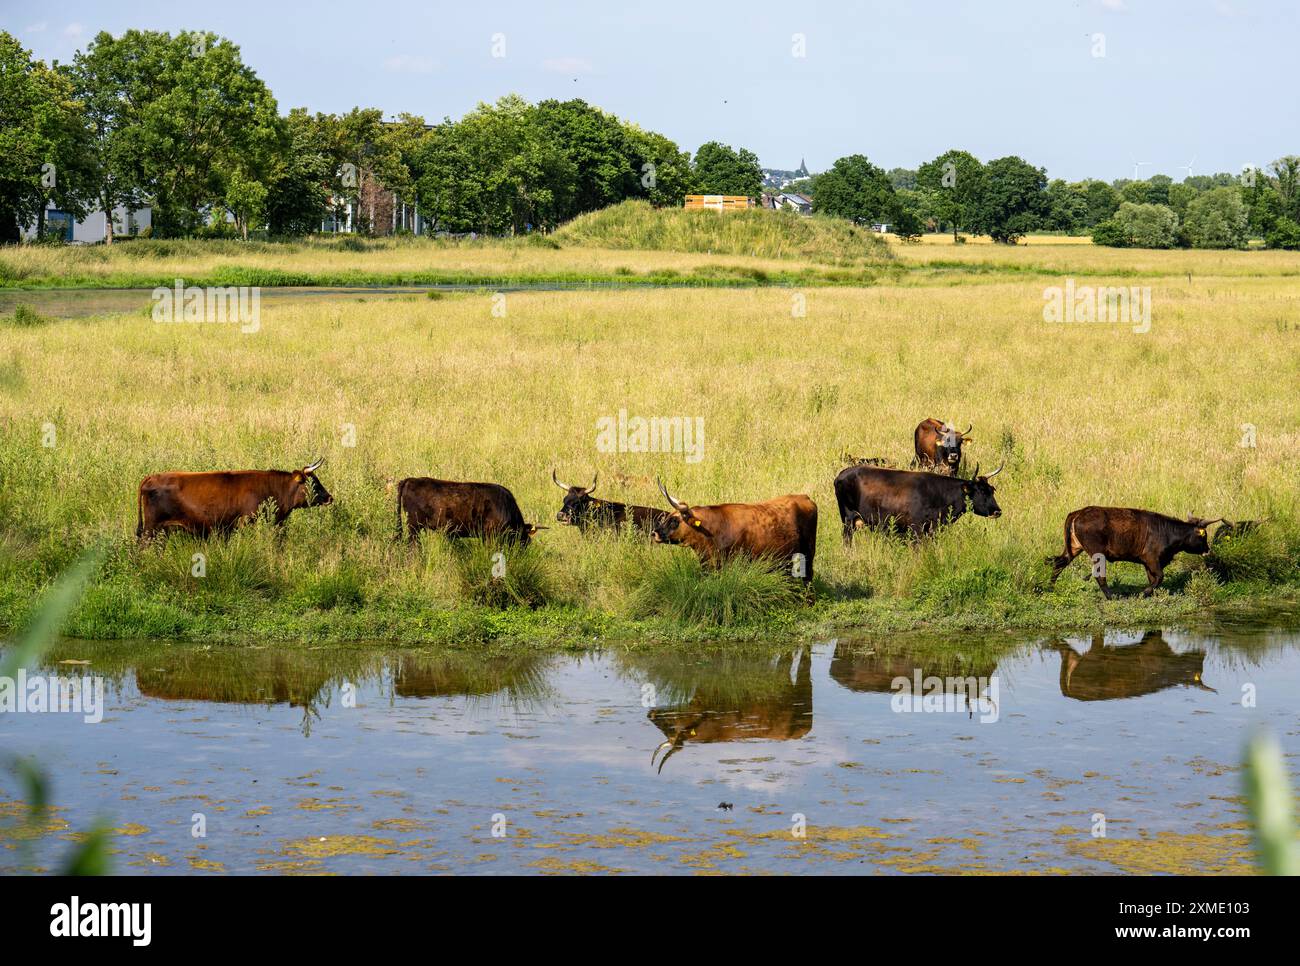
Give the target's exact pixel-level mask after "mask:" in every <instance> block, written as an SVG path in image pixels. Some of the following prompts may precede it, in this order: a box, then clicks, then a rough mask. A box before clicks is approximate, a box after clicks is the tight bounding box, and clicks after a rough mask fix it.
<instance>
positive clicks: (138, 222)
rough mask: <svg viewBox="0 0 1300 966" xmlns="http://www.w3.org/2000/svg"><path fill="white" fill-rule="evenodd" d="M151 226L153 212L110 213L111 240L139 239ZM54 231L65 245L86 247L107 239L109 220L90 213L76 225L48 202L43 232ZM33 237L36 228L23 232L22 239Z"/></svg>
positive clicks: (139, 210) (65, 213) (67, 215)
mask: <svg viewBox="0 0 1300 966" xmlns="http://www.w3.org/2000/svg"><path fill="white" fill-rule="evenodd" d="M152 224H153V209H151V208H140V209H138V210H134V211H128V210H127V209H125V208H121V207H118V208H117V209H115V210H114V211H113V237H114V238H117V237H119V236H122V235H138V234H140V233H141V232H142V231H144V230H145V229H146V228H148V227H149V226H150V225H152ZM55 229H58V230H60V231H61V233H62V235H63V240H64V241H68V242H72V243H74V244H83V245H89V244H93V243H95V242H102V241H103V240H104V239H105V238H106V237H107V235H108V219H106V218H105V217H104V213H103V212H102V211H92V212H91V213H90V214H88V215H87V216H86V217H85V218H83V219H81V220H80V221H78V220H77V219H76V218H74V217H73V216H72V215H71V214H69V213H68V212H66V211H61V210H60V209H58V208H56V207H55V205H54V202H52V201H51V202H50V203H49V206H48V207H47V208H46V209H45V230H46V231H47V232H49V231H52V230H55ZM35 237H36V225H35V224H32V225H29V226H27V227H26V228H25V229H23V238H24V239H27V240H31V239H33V238H35Z"/></svg>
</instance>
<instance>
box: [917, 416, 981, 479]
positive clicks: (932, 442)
mask: <svg viewBox="0 0 1300 966" xmlns="http://www.w3.org/2000/svg"><path fill="white" fill-rule="evenodd" d="M974 428H975V424H974V423H971V424H970V425H969V426H967V427H966V432H964V433H963V432H959V431H958V430H957V428H956V427H955V426H953V425H952V424H951V423H945V422H943V421H942V420H938V419H924V420H922V421H921V422H920V424H919V425H918V426H917V427H916V431H915V432H914V433H913V434H912V442H913V445H914V446H915V447H916V465H917V466H919V467H922V468H923V469H934V470H936V471H937V472H940V473H947V474H948V475H949V476H956V475H957V470H958V468H959V467H960V466H961V447H962V444H963V443H972V442H974V439H973V438H972V437H971V434H970V431H971V430H972V429H974Z"/></svg>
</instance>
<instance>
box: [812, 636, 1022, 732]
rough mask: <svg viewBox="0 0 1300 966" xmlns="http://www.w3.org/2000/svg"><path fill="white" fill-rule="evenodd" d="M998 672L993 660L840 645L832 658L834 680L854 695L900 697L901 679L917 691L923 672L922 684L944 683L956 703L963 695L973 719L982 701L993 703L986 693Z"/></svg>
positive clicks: (969, 714)
mask: <svg viewBox="0 0 1300 966" xmlns="http://www.w3.org/2000/svg"><path fill="white" fill-rule="evenodd" d="M997 669H998V662H997V661H996V660H995V659H993V658H989V657H980V658H976V659H975V660H972V661H967V660H966V659H965V658H964V657H963V656H962V655H960V654H949V655H944V656H942V657H933V656H927V657H924V658H922V657H920V656H918V655H916V654H913V653H909V652H907V651H902V652H894V653H888V654H878V653H876V652H875V651H869V650H863V649H862V648H861V646H856V647H855V646H853V645H845V644H836V645H835V654H834V656H833V657H832V658H831V679H832V680H833V681H835V682H836V683H838V684H840V685H841V686H843V687H845V688H848V689H849V690H850V691H870V692H879V693H882V694H897V693H898V692H899V691H900V690H901V689H900V688H898V687H896V686H895V682H896V681H897V680H898V679H899V678H903V679H905V680H906V681H907V683H908V688H909V689H913V690H914V682H915V681H916V679H917V677H918V672H919V677H920V679H921V681H922V682H926V681H927V680H931V679H935V678H937V679H938V680H939V681H940V682H941V683H942V686H943V694H944V695H951V696H952V697H953V698H954V699H955V698H956V696H957V695H959V694H960V695H962V696H963V697H964V698H965V702H966V709H967V714H968V716H972V717H973V716H974V714H975V711H976V708H977V706H978V702H979V700H980V699H981V698H985V699H986V700H988V701H990V702H992V696H990V695H988V694H986V692H987V691H988V683H989V682H990V681H992V680H993V676H994V674H996V673H997ZM908 693H909V694H910V693H913V691H912V690H909V691H908Z"/></svg>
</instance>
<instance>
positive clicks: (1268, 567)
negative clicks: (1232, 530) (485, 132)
mask: <svg viewBox="0 0 1300 966" xmlns="http://www.w3.org/2000/svg"><path fill="white" fill-rule="evenodd" d="M1205 565H1206V567H1208V568H1209V570H1210V571H1211V572H1212V573H1213V574H1214V575H1215V576H1216V577H1218V578H1219V579H1220V580H1222V581H1225V582H1226V581H1236V580H1243V581H1261V582H1264V583H1285V582H1287V581H1293V580H1295V579H1296V575H1297V571H1300V538H1297V535H1296V534H1294V533H1292V532H1291V531H1290V530H1288V529H1287V528H1286V527H1285V526H1283V525H1282V524H1280V523H1267V524H1263V525H1261V526H1260V527H1258V528H1256V529H1254V530H1249V531H1247V532H1246V533H1242V534H1233V535H1231V536H1223V535H1216V536H1215V540H1214V544H1213V546H1212V547H1211V549H1210V552H1209V553H1208V554H1206V556H1205Z"/></svg>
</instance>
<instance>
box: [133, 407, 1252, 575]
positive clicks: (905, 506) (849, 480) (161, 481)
mask: <svg viewBox="0 0 1300 966" xmlns="http://www.w3.org/2000/svg"><path fill="white" fill-rule="evenodd" d="M970 431H971V427H968V428H967V429H966V431H965V432H964V433H963V432H959V431H958V430H956V429H955V428H954V427H953V426H951V425H950V424H948V423H944V422H941V421H939V420H937V419H926V420H924V421H923V422H922V423H921V424H920V425H918V426H917V427H916V432H915V434H914V437H913V440H914V446H915V450H916V458H915V460H914V461H913V463H912V468H910V469H898V468H895V467H893V466H892V465H891V464H889V463H888V462H887V461H884V460H879V459H867V460H855V461H854V462H853V465H850V466H848V467H846V468H845V469H844V470H842V471H841V472H840V473H839V475H838V476H836V477H835V484H834V489H835V499H836V501H837V503H838V504H839V513H840V521H841V523H842V525H843V535H844V541H845V543H846V544H849V543H851V542H852V539H853V535H854V532H855V531H856V530H857V529H858V528H862V527H865V528H870V529H875V530H884V531H889V532H893V533H896V534H899V535H905V536H909V537H913V538H915V537H921V536H924V535H927V534H931V533H934V532H935V531H936V530H938V529H939V528H941V527H943V526H945V525H947V524H950V523H952V522H953V521H954V520H956V519H957V518H958V517H960V516H962V514H964V513H965V512H966V511H967V509H969V510H970V511H971V512H972V513H974V514H975V515H977V516H982V517H999V516H1001V515H1002V510H1001V508H1000V507H999V506H998V503H997V500H996V499H995V498H994V487H993V485H992V483H991V482H990V481H991V480H992V479H993V478H994V477H995V476H997V475H998V473H1000V472H1002V467H1001V466H999V467H998V468H997V469H996V470H994V471H993V472H992V473H989V474H988V475H985V476H982V475H980V470H979V466H978V465H976V467H975V470H974V472H973V473H971V474H970V476H969V477H962V476H961V475H959V471H960V468H961V465H962V445H963V443H969V442H971V436H970ZM321 462H322V461H321V460H317V461H316V462H314V463H311V464H309V465H307V466H304V467H303V468H302V469H300V470H239V471H233V472H211V473H154V474H152V475H150V476H147V477H145V478H144V480H142V481H141V483H140V489H139V496H138V522H137V526H136V536H137V537H138V538H140V539H144V538H146V537H150V536H153V535H155V534H165V533H167V532H169V531H172V530H181V531H184V532H187V533H190V534H193V535H195V536H200V537H206V536H208V535H210V534H213V533H227V532H229V531H230V530H231V529H233V528H234V527H236V526H238V525H239V524H241V523H243V522H246V521H248V520H251V519H253V518H254V517H256V516H257V514H258V513H259V512H261V511H262V508H263V507H264V506H266V505H268V504H269V505H270V513H271V515H272V518H273V519H274V521H275V522H276V523H277V524H282V523H283V522H284V521H285V520H286V519H287V518H288V516H289V514H290V513H292V512H293V511H294V510H297V509H301V508H303V507H311V506H323V505H325V504H328V503H332V502H333V497H332V496H331V495H330V493H329V491H328V490H326V489H325V487H324V485H322V483H321V481H320V479H319V478H318V477H317V475H316V470H317V469H319V468H320V465H321ZM551 479H552V480H553V481H554V482H555V484H556V485H557V486H558V487H560V488H561V489H562V490H564V502H563V505H562V506H561V507H560V511H559V513H557V514H556V520H557V521H559V522H560V523H562V524H568V525H572V526H576V527H577V528H579V529H580V530H582V531H584V532H585V531H587V530H589V529H592V528H622V527H624V526H631V527H633V528H635V529H637V530H639V531H641V532H643V533H645V534H647V535H648V536H650V537H651V538H652V539H653V540H654V541H655V542H656V543H665V544H675V545H679V546H685V547H688V548H690V549H691V550H692V551H694V552H695V553H696V554H697V555H698V556H699V557H700V558H701V559H702V560H704V561H705V562H707V563H711V564H714V565H716V564H719V563H721V562H722V561H724V560H726V559H728V558H729V557H733V556H737V555H743V556H749V557H753V558H762V559H768V560H772V561H774V562H781V563H782V564H784V565H787V566H789V567H790V569H791V571H792V573H794V574H795V575H796V576H799V577H802V578H803V579H804V580H805V581H810V580H812V576H813V558H814V556H815V554H816V547H817V504H816V503H814V502H813V501H812V500H811V499H810V498H809V497H808V496H806V495H804V494H792V495H788V496H782V497H777V498H776V499H772V500H766V501H764V502H761V503H720V504H714V505H710V506H693V505H691V504H689V503H687V502H686V501H684V500H680V499H677V498H676V497H674V496H673V495H672V494H671V493H669V492H668V489H667V488H666V487H665V486H664V485H663V483H662V482H660V483H659V490H660V492H661V493H662V494H663V496H664V499H665V500H666V501H667V502H668V506H669V507H671V509H659V508H655V507H647V506H634V505H631V504H626V503H618V502H615V501H613V500H602V499H597V498H596V497H595V496H593V493H594V492H595V490H596V483H597V480H596V479H593V480H592V483H591V486H586V487H582V486H570V485H569V484H568V483H563V482H561V481H560V479H559V478H558V477H557V475H556V473H555V471H554V470H552V471H551ZM1216 523H1218V524H1221V527H1220V529H1219V531H1217V532H1216V535H1215V536H1216V538H1217V537H1218V536H1219V535H1220V534H1223V533H1226V532H1228V531H1232V530H1234V529H1241V528H1242V527H1243V526H1244V525H1243V524H1237V525H1235V526H1234V525H1233V524H1231V523H1228V522H1227V521H1225V520H1223V519H1222V518H1218V519H1215V520H1205V519H1201V518H1199V517H1194V516H1189V517H1188V518H1187V519H1186V520H1178V519H1176V518H1174V517H1169V516H1165V515H1164V514H1160V513H1155V512H1153V511H1150V510H1135V509H1128V508H1123V507H1102V506H1089V507H1084V508H1083V509H1080V510H1075V511H1074V512H1072V513H1070V514H1069V515H1068V516H1067V517H1066V518H1065V548H1064V550H1063V552H1062V553H1061V554H1060V556H1057V557H1054V558H1052V563H1053V568H1054V569H1053V572H1052V582H1053V583H1055V581H1056V578H1057V577H1058V576H1059V575H1060V573H1061V571H1062V570H1063V569H1065V567H1066V566H1068V565H1069V563H1070V562H1071V561H1072V560H1073V559H1074V558H1075V557H1076V556H1078V554H1080V553H1086V554H1087V555H1088V557H1089V559H1090V560H1092V561H1094V562H1096V561H1097V560H1098V559H1099V557H1098V555H1100V558H1104V560H1105V561H1107V562H1112V561H1126V562H1130V563H1140V564H1142V565H1143V566H1144V567H1145V568H1146V571H1147V579H1148V582H1149V586H1148V587H1147V588H1146V590H1145V591H1144V593H1146V594H1151V593H1152V592H1153V591H1154V590H1155V588H1156V587H1158V586H1159V585H1160V582H1161V580H1162V579H1163V575H1164V568H1165V567H1167V566H1168V565H1169V562H1170V561H1171V560H1172V559H1173V558H1174V556H1175V555H1176V554H1178V553H1192V554H1204V553H1208V552H1209V549H1210V537H1209V536H1208V530H1209V527H1211V526H1213V525H1214V524H1216ZM540 529H545V527H541V526H539V525H538V524H535V523H528V522H526V521H525V520H524V515H523V513H522V512H521V511H520V509H519V503H518V502H517V501H516V500H515V497H514V495H513V494H512V493H511V492H510V491H509V490H508V489H506V488H505V487H504V486H501V485H499V484H496V483H462V482H454V481H450V480H438V479H433V478H430V477H409V478H407V479H404V480H402V481H400V482H399V483H398V484H397V536H398V539H401V538H402V537H403V536H405V537H407V538H408V539H410V540H414V539H415V538H416V536H417V535H418V534H419V532H420V531H422V530H432V531H441V532H442V533H444V534H446V535H447V536H450V537H485V536H495V537H502V538H506V539H512V540H515V541H517V542H519V543H520V544H526V543H527V542H528V541H529V540H530V539H531V538H532V537H533V536H534V535H535V534H536V533H537V531H538V530H540ZM1092 575H1093V576H1095V577H1096V579H1097V583H1098V586H1100V587H1101V590H1102V592H1103V593H1104V594H1105V595H1106V596H1107V597H1109V596H1110V590H1109V588H1108V587H1107V585H1106V572H1105V567H1104V566H1102V567H1096V566H1094V568H1093V570H1092Z"/></svg>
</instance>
